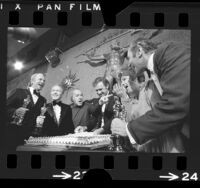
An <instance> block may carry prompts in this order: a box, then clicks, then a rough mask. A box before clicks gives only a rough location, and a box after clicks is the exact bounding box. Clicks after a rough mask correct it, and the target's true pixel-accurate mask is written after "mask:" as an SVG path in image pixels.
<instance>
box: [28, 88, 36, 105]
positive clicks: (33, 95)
mask: <svg viewBox="0 0 200 188" xmlns="http://www.w3.org/2000/svg"><path fill="white" fill-rule="evenodd" d="M29 90H30V92H31V96H32V99H33V103H34V104H36V102H37V100H38V96H37V95H36V94H34V93H33V91H34V88H33V87H29Z"/></svg>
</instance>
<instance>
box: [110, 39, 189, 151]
mask: <svg viewBox="0 0 200 188" xmlns="http://www.w3.org/2000/svg"><path fill="white" fill-rule="evenodd" d="M128 59H129V63H130V65H131V66H134V67H135V70H136V72H140V71H141V70H142V69H144V68H147V69H148V70H149V71H150V73H151V79H152V80H153V82H154V85H155V87H156V89H157V91H158V93H159V95H160V98H159V99H158V101H157V102H156V104H155V105H154V106H153V107H152V109H151V110H149V111H147V112H146V113H145V114H144V115H142V116H140V117H139V118H137V119H136V120H132V121H131V122H129V123H128V125H127V126H124V125H123V124H117V125H116V126H115V127H113V130H112V131H113V133H116V134H120V135H123V136H127V135H128V136H129V138H130V141H131V142H132V144H144V143H147V142H149V141H150V140H152V139H157V138H158V137H162V138H165V139H164V140H168V143H170V144H168V147H167V148H165V149H164V150H162V149H161V150H162V151H164V152H185V148H184V147H183V145H184V144H183V143H184V140H187V138H189V129H188V120H189V103H190V102H189V100H190V50H189V48H187V47H186V46H184V45H183V44H179V43H175V42H167V43H165V44H163V45H161V46H160V47H159V48H158V49H157V48H156V46H155V45H154V44H153V43H152V42H150V41H148V40H139V41H136V42H135V43H133V44H132V45H131V47H130V48H129V50H128ZM161 147H162V148H163V147H165V145H162V146H161Z"/></svg>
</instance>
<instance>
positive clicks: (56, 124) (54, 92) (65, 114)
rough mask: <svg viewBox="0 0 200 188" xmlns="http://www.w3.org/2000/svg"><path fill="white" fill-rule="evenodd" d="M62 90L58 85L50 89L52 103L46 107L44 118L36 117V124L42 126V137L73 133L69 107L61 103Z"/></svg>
mask: <svg viewBox="0 0 200 188" xmlns="http://www.w3.org/2000/svg"><path fill="white" fill-rule="evenodd" d="M63 93H64V90H63V88H62V86H60V85H54V86H53V87H52V88H51V98H52V102H51V103H48V104H47V105H46V107H47V110H46V113H45V114H44V116H38V117H37V123H38V124H42V125H43V128H42V135H43V136H59V135H66V134H69V133H73V132H74V125H73V122H72V110H71V108H70V106H69V105H66V104H64V103H62V102H61V98H62V96H63Z"/></svg>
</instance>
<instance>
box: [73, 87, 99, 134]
mask: <svg viewBox="0 0 200 188" xmlns="http://www.w3.org/2000/svg"><path fill="white" fill-rule="evenodd" d="M71 101H72V105H71V108H72V118H73V123H74V126H75V132H84V131H90V130H91V129H92V128H93V127H92V126H94V124H95V123H94V119H92V117H91V113H90V106H89V104H87V103H86V102H84V98H83V93H82V91H81V90H80V89H74V90H73V91H72V98H71Z"/></svg>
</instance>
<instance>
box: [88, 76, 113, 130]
mask: <svg viewBox="0 0 200 188" xmlns="http://www.w3.org/2000/svg"><path fill="white" fill-rule="evenodd" d="M109 86H110V85H109V82H108V80H106V79H105V78H103V77H97V78H96V79H95V80H94V82H93V87H94V88H95V90H96V93H97V95H98V96H99V98H94V99H92V100H91V101H90V103H91V104H90V112H91V114H92V115H93V116H94V117H95V118H96V120H97V123H96V126H95V127H94V133H95V134H109V133H111V132H110V125H111V122H112V119H113V117H114V111H113V106H114V104H115V101H114V96H113V94H112V93H111V92H109Z"/></svg>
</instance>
